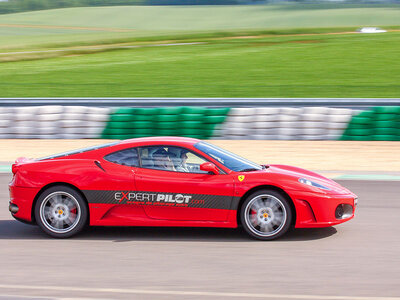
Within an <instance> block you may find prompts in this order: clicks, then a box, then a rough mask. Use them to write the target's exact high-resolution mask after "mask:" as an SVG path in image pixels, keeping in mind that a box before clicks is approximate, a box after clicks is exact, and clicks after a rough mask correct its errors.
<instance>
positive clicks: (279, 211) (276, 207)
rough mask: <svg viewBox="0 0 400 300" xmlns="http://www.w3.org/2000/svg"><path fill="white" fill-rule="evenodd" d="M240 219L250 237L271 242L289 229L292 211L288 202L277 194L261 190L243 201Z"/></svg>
mask: <svg viewBox="0 0 400 300" xmlns="http://www.w3.org/2000/svg"><path fill="white" fill-rule="evenodd" d="M240 219H241V222H242V225H243V227H244V229H245V230H246V232H247V233H248V234H249V235H250V236H252V237H254V238H256V239H259V240H273V239H276V238H278V237H280V236H282V235H283V234H285V233H286V231H287V230H288V229H289V227H290V224H291V220H292V210H291V208H290V204H289V201H288V200H287V199H286V197H284V196H283V195H282V194H280V193H279V192H277V191H273V190H261V191H257V192H255V193H253V194H251V195H250V196H249V197H248V198H247V199H246V200H245V202H244V203H243V205H242V208H241V210H240Z"/></svg>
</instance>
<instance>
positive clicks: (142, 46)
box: [0, 42, 205, 55]
mask: <svg viewBox="0 0 400 300" xmlns="http://www.w3.org/2000/svg"><path fill="white" fill-rule="evenodd" d="M201 44H205V42H193V43H171V44H155V45H132V46H104V47H90V46H88V47H85V48H69V49H53V50H37V51H20V52H0V55H14V54H32V53H49V52H50V53H51V52H66V51H82V50H86V51H87V50H107V49H110V50H111V49H132V48H146V47H170V46H187V45H201Z"/></svg>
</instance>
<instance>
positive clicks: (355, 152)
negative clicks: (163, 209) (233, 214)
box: [0, 0, 400, 300]
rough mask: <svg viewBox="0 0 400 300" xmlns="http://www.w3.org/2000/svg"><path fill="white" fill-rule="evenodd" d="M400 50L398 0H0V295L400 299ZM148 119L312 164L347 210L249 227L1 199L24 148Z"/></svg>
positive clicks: (256, 156) (140, 124)
mask: <svg viewBox="0 0 400 300" xmlns="http://www.w3.org/2000/svg"><path fill="white" fill-rule="evenodd" d="M399 57H400V1H399V0H392V1H384V0H382V1H379V0H376V1H356V0H354V1H346V0H342V1H278V0H275V1H250V0H249V1H245V0H204V1H203V0H8V1H7V0H0V173H1V174H0V200H1V201H0V205H1V206H0V261H1V262H2V264H1V265H2V267H1V269H0V299H26V298H29V299H77V298H79V299H154V298H155V297H157V299H206V298H209V299H228V298H235V299H237V298H238V299H253V298H254V299H256V298H257V299H258V298H265V299H284V300H285V299H321V300H331V299H348V300H360V299H366V300H376V299H383V300H389V299H391V300H394V299H396V300H399V299H400V289H399V286H398V282H399V275H398V270H399V269H400V261H399V259H398V253H400V239H399V235H398V227H399V226H400V224H399V218H398V214H399V210H400V205H399V201H398V200H399V198H398V195H399V193H400V184H399V180H400V84H399V82H400V60H399ZM146 136H187V137H195V138H199V139H208V140H211V141H210V142H212V143H214V144H217V145H219V146H221V147H223V148H226V149H228V150H231V151H233V152H235V153H238V154H240V155H242V156H245V157H247V158H249V159H251V160H254V161H256V162H258V163H279V164H290V165H296V166H299V167H303V168H307V169H311V170H314V171H318V172H320V173H322V174H323V175H325V176H327V177H329V178H332V179H335V180H338V181H339V182H340V183H341V184H342V185H344V186H345V187H347V188H349V189H350V190H352V191H353V192H355V193H356V194H358V196H359V206H358V208H357V212H356V213H357V214H356V217H355V219H354V220H352V221H351V222H348V223H346V224H343V225H341V226H337V227H335V228H333V227H331V228H323V229H309V230H300V229H296V230H293V231H292V232H290V233H289V234H288V235H287V236H285V237H284V238H282V239H280V240H277V241H273V242H268V243H260V242H255V241H252V240H249V239H248V238H247V236H246V235H245V234H244V233H243V232H242V231H240V230H231V229H201V228H197V229H193V228H180V229H173V228H91V229H89V230H87V231H86V232H84V233H83V234H81V235H80V236H78V237H76V238H74V239H71V240H64V241H60V240H52V239H49V238H48V237H47V236H44V234H42V233H41V231H40V230H39V229H38V228H37V227H35V226H29V225H25V224H22V223H19V222H17V221H14V220H13V219H12V217H11V215H10V214H9V212H8V209H7V207H8V199H9V196H8V189H7V183H8V181H9V180H10V178H11V175H10V172H11V164H12V162H13V161H14V160H15V159H16V158H17V157H19V156H27V157H42V156H46V155H50V154H53V153H56V152H63V151H66V150H70V149H74V148H80V147H85V146H89V145H94V144H101V143H105V142H106V141H105V140H118V139H128V138H139V137H146Z"/></svg>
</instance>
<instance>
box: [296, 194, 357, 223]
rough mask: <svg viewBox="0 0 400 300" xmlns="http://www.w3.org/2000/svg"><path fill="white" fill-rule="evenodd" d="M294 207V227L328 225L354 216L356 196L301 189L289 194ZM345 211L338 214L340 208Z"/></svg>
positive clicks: (342, 221)
mask: <svg viewBox="0 0 400 300" xmlns="http://www.w3.org/2000/svg"><path fill="white" fill-rule="evenodd" d="M289 195H290V197H291V198H292V199H293V202H294V205H295V207H296V213H297V214H296V224H295V227H296V228H316V227H329V226H333V225H337V224H341V223H344V222H346V221H349V220H351V219H352V218H354V211H355V208H356V205H357V196H356V195H354V194H352V193H350V194H344V195H339V194H337V195H334V194H332V195H330V194H321V193H312V192H303V191H293V192H291V193H290V194H289ZM341 207H342V208H344V211H345V213H343V214H342V215H340V213H338V212H340V208H341Z"/></svg>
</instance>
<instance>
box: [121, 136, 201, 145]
mask: <svg viewBox="0 0 400 300" xmlns="http://www.w3.org/2000/svg"><path fill="white" fill-rule="evenodd" d="M171 142H175V143H179V144H186V145H194V144H196V143H198V142H200V140H199V139H195V138H189V137H178V136H157V137H143V138H134V139H128V140H123V141H121V142H120V145H121V144H123V145H125V144H141V145H145V144H146V143H151V144H154V143H160V144H162V143H171Z"/></svg>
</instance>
